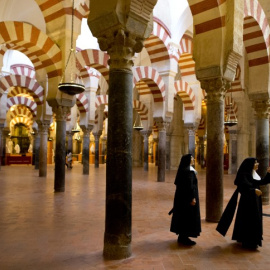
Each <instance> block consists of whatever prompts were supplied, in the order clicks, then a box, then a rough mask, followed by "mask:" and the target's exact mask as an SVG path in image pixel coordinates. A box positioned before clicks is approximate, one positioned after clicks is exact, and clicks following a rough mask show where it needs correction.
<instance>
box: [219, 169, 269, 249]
mask: <svg viewBox="0 0 270 270" xmlns="http://www.w3.org/2000/svg"><path fill="white" fill-rule="evenodd" d="M239 179H241V180H240V181H238V183H237V189H236V191H235V192H234V194H233V196H232V198H231V199H230V201H229V203H228V205H227V206H226V209H225V210H224V213H223V214H222V217H221V219H220V221H219V223H218V226H217V231H218V232H219V233H221V234H222V235H223V236H225V235H226V233H227V231H228V229H229V227H230V224H231V222H232V219H233V216H234V213H235V210H236V206H237V197H238V194H239V193H240V194H241V196H240V200H239V203H238V209H237V214H236V219H235V224H234V229H233V235H232V240H236V241H237V242H241V243H245V244H252V245H259V246H261V245H262V239H263V238H262V235H263V226H262V200H261V196H257V195H256V193H255V189H259V188H260V186H262V185H266V184H268V183H270V174H269V173H267V174H266V176H265V177H264V178H263V179H262V180H255V179H253V178H252V176H251V174H248V173H247V174H241V176H240V177H239Z"/></svg>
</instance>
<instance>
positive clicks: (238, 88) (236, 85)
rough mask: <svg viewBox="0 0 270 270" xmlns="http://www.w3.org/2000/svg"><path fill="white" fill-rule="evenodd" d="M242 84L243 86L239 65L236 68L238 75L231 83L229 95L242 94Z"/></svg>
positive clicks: (236, 74)
mask: <svg viewBox="0 0 270 270" xmlns="http://www.w3.org/2000/svg"><path fill="white" fill-rule="evenodd" d="M242 91H243V88H242V84H241V68H240V66H239V65H237V67H236V73H235V79H234V81H233V82H232V83H231V88H230V89H229V90H228V91H227V93H230V92H242Z"/></svg>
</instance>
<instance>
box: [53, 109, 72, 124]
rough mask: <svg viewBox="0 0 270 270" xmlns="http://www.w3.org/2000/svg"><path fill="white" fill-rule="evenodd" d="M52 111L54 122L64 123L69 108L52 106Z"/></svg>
mask: <svg viewBox="0 0 270 270" xmlns="http://www.w3.org/2000/svg"><path fill="white" fill-rule="evenodd" d="M52 111H53V112H54V113H55V119H56V121H66V119H67V116H68V115H69V114H70V107H68V106H61V105H58V106H53V107H52Z"/></svg>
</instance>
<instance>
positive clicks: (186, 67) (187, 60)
mask: <svg viewBox="0 0 270 270" xmlns="http://www.w3.org/2000/svg"><path fill="white" fill-rule="evenodd" d="M192 52H193V43H192V38H191V37H189V36H187V35H184V36H183V37H182V39H181V41H180V54H181V55H180V58H179V61H178V64H179V68H180V70H181V75H182V77H185V76H190V75H194V76H195V62H194V60H193V59H192Z"/></svg>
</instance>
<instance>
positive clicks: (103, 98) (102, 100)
mask: <svg viewBox="0 0 270 270" xmlns="http://www.w3.org/2000/svg"><path fill="white" fill-rule="evenodd" d="M108 102H109V96H108V95H98V96H96V101H95V107H96V109H97V108H98V107H99V106H100V105H102V104H104V105H108ZM103 116H104V117H103V120H104V119H106V118H107V117H108V112H105V111H104V115H103ZM97 123H98V111H97V110H96V112H95V124H97Z"/></svg>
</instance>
